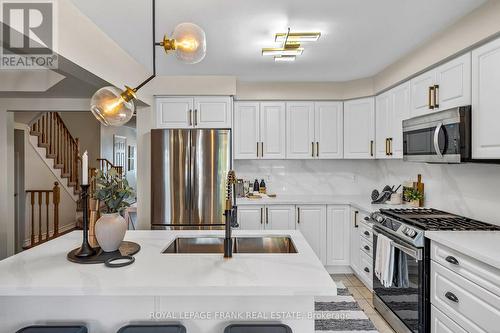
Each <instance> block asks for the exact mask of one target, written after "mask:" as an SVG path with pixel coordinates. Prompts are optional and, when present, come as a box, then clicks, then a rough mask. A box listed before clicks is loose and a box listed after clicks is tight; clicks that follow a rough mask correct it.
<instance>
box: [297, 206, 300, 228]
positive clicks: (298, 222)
mask: <svg viewBox="0 0 500 333" xmlns="http://www.w3.org/2000/svg"><path fill="white" fill-rule="evenodd" d="M297 224H300V207H297Z"/></svg>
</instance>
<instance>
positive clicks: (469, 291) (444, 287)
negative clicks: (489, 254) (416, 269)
mask: <svg viewBox="0 0 500 333" xmlns="http://www.w3.org/2000/svg"><path fill="white" fill-rule="evenodd" d="M430 280H431V281H430V287H431V288H430V289H431V290H430V300H431V304H432V311H431V317H432V326H431V327H432V329H431V332H433V333H438V332H439V333H441V332H448V330H449V331H450V332H478V333H486V332H488V333H489V332H500V328H499V326H498V323H500V270H499V269H498V268H495V267H493V266H490V265H488V264H486V263H483V262H481V261H479V260H477V259H474V258H472V257H469V256H467V255H465V254H462V253H460V252H458V251H456V250H453V249H451V248H448V247H446V246H444V245H441V244H439V243H437V242H435V241H432V242H431V279H430Z"/></svg>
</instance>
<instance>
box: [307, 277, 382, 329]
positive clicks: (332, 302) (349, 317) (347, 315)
mask: <svg viewBox="0 0 500 333" xmlns="http://www.w3.org/2000/svg"><path fill="white" fill-rule="evenodd" d="M335 283H336V284H337V296H332V297H317V298H316V300H315V315H316V317H315V318H316V319H315V324H314V326H315V332H317V333H329V332H332V333H333V332H335V333H350V332H353V333H378V331H377V329H376V328H375V326H374V325H373V323H372V322H371V320H370V319H369V318H368V317H367V316H366V314H365V313H364V312H363V310H362V309H361V308H360V307H359V305H358V303H357V302H356V300H355V299H354V298H353V297H352V296H351V294H350V293H349V290H348V289H347V288H346V287H345V286H344V285H343V284H342V282H335Z"/></svg>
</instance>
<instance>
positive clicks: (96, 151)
mask: <svg viewBox="0 0 500 333" xmlns="http://www.w3.org/2000/svg"><path fill="white" fill-rule="evenodd" d="M59 115H60V116H61V118H62V120H63V121H64V124H65V125H66V127H67V128H68V130H69V132H70V133H71V135H72V136H73V137H74V138H78V139H79V141H80V153H82V154H83V152H84V151H87V152H88V154H89V167H91V168H97V167H98V165H97V161H96V159H97V158H99V157H100V155H101V146H100V142H101V125H100V123H99V121H97V119H96V118H95V117H94V116H93V115H92V113H90V112H88V111H83V112H59Z"/></svg>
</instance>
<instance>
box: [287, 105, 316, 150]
mask: <svg viewBox="0 0 500 333" xmlns="http://www.w3.org/2000/svg"><path fill="white" fill-rule="evenodd" d="M314 139H315V138H314V103H313V102H288V103H286V148H287V150H286V157H287V158H289V159H310V158H315V155H314V154H313V153H314V152H313V150H314V146H315V142H314Z"/></svg>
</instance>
